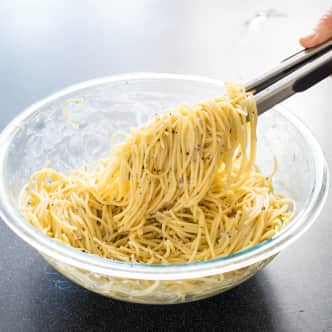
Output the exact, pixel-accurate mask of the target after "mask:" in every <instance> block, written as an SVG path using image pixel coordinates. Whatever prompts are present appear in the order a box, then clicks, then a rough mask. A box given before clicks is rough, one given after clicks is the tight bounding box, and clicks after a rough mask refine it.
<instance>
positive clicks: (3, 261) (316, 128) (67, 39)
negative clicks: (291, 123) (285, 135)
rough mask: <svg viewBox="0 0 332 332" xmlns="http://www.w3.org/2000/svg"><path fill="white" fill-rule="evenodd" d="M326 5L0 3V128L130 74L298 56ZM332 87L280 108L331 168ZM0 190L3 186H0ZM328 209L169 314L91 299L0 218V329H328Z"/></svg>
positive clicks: (220, 71) (245, 68) (236, 0)
mask: <svg viewBox="0 0 332 332" xmlns="http://www.w3.org/2000/svg"><path fill="white" fill-rule="evenodd" d="M328 6H329V1H303V0H302V1H301V0H296V1H289V0H288V1H286V0H280V1H263V0H261V1H246V2H245V1H240V0H232V1H218V0H215V1H213V0H211V1H203V0H201V1H198V0H195V1H189V0H186V1H181V0H178V1H175V0H171V1H162V0H155V1H153V0H150V1H148V0H140V1H134V0H132V1H129V0H121V1H95V2H94V1H50V0H49V1H10V0H1V1H0V101H1V102H0V129H2V128H4V127H5V125H6V124H7V123H8V122H9V121H10V120H11V119H13V118H14V117H15V115H16V114H18V113H19V112H20V111H21V110H22V109H24V108H25V107H26V106H28V105H29V104H31V103H32V102H34V101H37V100H38V99H40V98H42V97H44V96H46V95H48V94H50V93H52V92H55V91H56V90H58V89H60V88H63V87H64V86H67V85H70V84H72V83H76V82H79V81H82V80H87V79H91V78H95V77H98V76H107V75H111V74H118V73H126V72H133V71H158V72H175V73H184V74H195V75H202V76H208V77H213V78H219V79H223V80H229V81H231V80H235V81H245V80H246V79H248V78H250V77H254V76H255V74H257V73H260V72H262V71H264V70H266V69H268V68H269V67H271V66H272V65H274V64H276V63H278V62H279V61H280V60H281V59H283V58H285V57H287V56H288V55H289V54H291V53H292V52H295V51H296V50H298V49H299V46H298V44H297V39H298V37H299V36H300V35H301V34H302V33H306V32H307V31H310V27H312V26H313V24H314V22H315V21H316V20H317V18H318V17H319V16H320V14H321V13H323V12H324V10H326V9H327V8H328ZM331 103H332V80H330V79H327V80H325V81H324V82H322V83H320V84H318V85H317V86H316V87H314V88H312V89H311V90H310V91H309V92H306V93H304V94H301V95H298V96H295V97H292V98H291V99H290V100H288V101H287V102H285V103H284V104H285V105H286V106H287V107H288V108H289V110H290V111H293V112H295V113H296V114H297V115H298V116H299V117H300V118H301V119H302V120H303V121H304V122H305V123H306V124H307V125H308V126H309V127H310V128H311V130H312V131H313V133H314V134H315V135H316V137H317V138H318V140H319V141H320V143H321V144H322V146H323V149H324V151H325V153H326V157H327V159H328V162H329V164H331V163H332V150H331V140H330V139H331V130H332V128H331V120H332V113H331V110H330V109H331V106H330V105H331ZM0 185H1V184H0ZM331 213H332V204H331V203H330V198H328V200H327V204H326V206H325V207H324V209H323V211H322V213H321V215H320V217H319V219H318V221H317V223H316V224H315V225H314V226H313V227H312V228H311V229H310V231H309V232H307V233H306V234H305V235H304V236H303V237H301V239H299V240H298V241H297V242H296V243H295V244H293V245H292V246H291V247H289V248H288V249H286V250H285V251H284V252H283V253H282V254H281V255H279V257H278V258H277V259H276V260H275V261H274V262H273V263H272V264H271V265H270V266H268V267H267V268H265V269H264V270H263V271H262V272H260V273H258V274H257V276H255V277H254V278H252V279H251V280H249V281H248V282H246V283H245V284H243V285H241V286H239V287H238V288H236V289H234V290H232V291H229V292H227V293H225V294H222V295H219V296H216V297H214V298H211V299H208V300H205V301H201V302H197V303H193V304H187V305H177V306H169V307H158V306H144V305H133V304H126V303H121V302H117V301H113V300H110V299H106V298H103V297H101V296H97V295H95V294H92V293H89V292H88V291H85V290H84V289H82V288H80V287H79V286H76V285H74V284H73V283H71V282H70V281H68V280H66V279H65V278H63V277H62V276H61V275H59V274H58V273H57V272H55V271H54V270H53V269H52V268H51V267H49V266H48V265H47V264H46V263H45V262H44V261H43V260H42V259H41V258H40V257H39V255H38V254H37V253H36V252H35V251H34V250H33V249H31V248H30V247H29V246H28V245H27V244H25V243H24V242H23V241H21V240H20V239H19V238H17V237H16V235H14V234H13V233H12V232H11V231H10V230H9V229H8V228H7V227H6V226H5V225H4V223H0V331H15V332H16V331H81V330H82V331H131V330H132V331H158V330H160V331H175V330H183V331H185V330H186V331H187V330H188V331H193V330H196V329H197V331H221V330H223V329H224V330H226V331H332V254H331V252H332V243H331V240H330V237H331V233H332V224H331V220H330V219H331V218H330V216H331Z"/></svg>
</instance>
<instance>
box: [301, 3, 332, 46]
mask: <svg viewBox="0 0 332 332" xmlns="http://www.w3.org/2000/svg"><path fill="white" fill-rule="evenodd" d="M330 38H332V8H331V9H330V10H329V11H328V12H327V13H326V14H325V15H324V16H323V17H322V18H321V19H320V21H319V23H318V25H317V26H316V28H315V30H314V31H313V32H312V33H311V34H309V35H308V36H306V37H303V38H301V39H300V44H301V45H302V46H303V47H305V48H309V47H314V46H317V45H319V44H322V43H324V42H325V41H327V40H329V39H330Z"/></svg>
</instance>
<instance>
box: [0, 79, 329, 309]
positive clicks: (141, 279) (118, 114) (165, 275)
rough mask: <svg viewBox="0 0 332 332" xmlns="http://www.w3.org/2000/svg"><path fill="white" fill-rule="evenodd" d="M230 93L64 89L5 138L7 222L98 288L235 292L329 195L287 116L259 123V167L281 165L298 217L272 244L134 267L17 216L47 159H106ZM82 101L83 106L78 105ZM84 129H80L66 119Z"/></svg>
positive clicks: (121, 83) (319, 163)
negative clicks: (121, 144) (119, 145)
mask: <svg viewBox="0 0 332 332" xmlns="http://www.w3.org/2000/svg"><path fill="white" fill-rule="evenodd" d="M223 93H224V89H223V83H222V82H220V81H216V80H212V79H206V78H200V77H192V76H182V75H170V74H134V75H122V76H118V77H107V78H101V79H96V80H92V81H88V82H84V83H80V84H78V85H75V86H72V87H69V88H67V89H64V90H62V91H60V92H58V93H56V94H54V95H52V96H50V97H48V98H46V99H44V100H42V101H40V102H38V103H36V104H34V105H32V106H31V107H29V108H28V109H26V110H25V111H24V112H23V113H21V114H20V115H19V116H18V117H17V118H15V119H14V120H13V121H12V122H11V123H10V124H9V125H8V127H7V128H6V129H5V130H4V131H3V132H2V134H1V136H0V182H1V186H0V211H1V217H2V219H3V220H4V221H5V222H6V223H7V224H8V226H9V227H10V228H11V229H12V230H13V231H14V232H15V233H16V234H17V235H18V236H20V237H21V238H22V239H23V240H25V241H26V242H28V243H29V244H30V245H31V246H33V247H34V248H36V249H37V250H38V251H39V253H40V254H41V255H42V256H43V257H44V258H45V259H46V260H47V261H48V262H49V263H50V264H51V265H53V266H54V267H55V268H56V269H57V270H58V271H60V272H61V273H62V274H64V275H65V276H67V277H68V278H70V279H71V280H73V281H75V282H77V283H78V284H80V285H82V286H83V287H85V288H87V289H90V290H92V291H94V292H97V293H100V294H103V295H106V296H110V297H112V298H116V299H121V300H125V301H131V302H139V303H156V304H165V303H178V302H188V301H194V300H198V299H201V298H205V297H208V296H211V295H214V294H217V293H220V292H223V291H225V290H227V289H230V288H232V287H234V286H236V285H238V284H240V283H242V282H243V281H244V280H246V279H248V278H249V277H251V276H252V275H254V274H255V273H256V272H257V271H258V270H259V269H261V268H262V267H263V266H265V265H266V264H267V263H268V262H270V261H271V260H272V258H273V257H274V256H275V255H276V254H278V253H279V252H280V251H281V250H282V249H284V248H285V247H286V246H288V245H289V244H290V243H291V242H293V241H294V240H295V239H296V238H298V237H299V236H300V235H301V234H302V233H303V232H304V231H305V230H306V229H308V227H309V226H310V225H311V224H312V223H313V222H314V220H315V219H316V218H317V216H318V214H319V212H320V210H321V208H322V205H323V203H324V200H325V198H326V195H327V190H328V183H329V181H328V168H327V163H326V161H325V158H324V156H323V153H322V150H321V148H320V146H319V144H318V143H317V141H316V139H315V138H314V137H313V136H312V134H311V133H310V131H309V130H308V129H307V128H306V127H305V126H304V125H303V123H302V122H300V121H299V120H298V119H297V118H296V117H295V116H294V115H292V114H291V113H290V112H289V111H286V110H284V109H282V108H279V107H278V108H276V109H274V110H271V111H269V112H267V113H266V114H264V115H262V116H260V117H259V125H258V156H257V162H258V165H259V166H260V167H261V169H262V170H263V171H264V172H266V173H267V174H268V173H269V172H270V171H271V169H272V167H273V156H276V157H277V160H278V172H277V174H276V176H275V178H274V186H275V190H276V191H278V192H281V193H283V194H286V195H288V196H290V197H292V198H293V199H294V200H295V201H296V204H297V212H296V215H295V218H294V219H293V221H292V222H291V224H290V225H289V226H288V227H286V228H285V229H284V230H283V231H282V232H281V233H279V234H277V235H276V236H274V237H273V238H271V239H269V240H267V241H265V242H263V243H261V244H259V245H256V246H254V247H252V248H250V249H247V250H244V251H242V252H239V253H236V254H234V255H231V256H228V257H224V258H217V259H213V260H209V261H204V262H196V263H191V264H174V265H147V264H129V263H123V262H117V261H112V260H109V259H104V258H101V257H97V256H95V255H90V254H86V253H82V252H80V251H79V250H76V249H73V248H70V247H67V246H65V245H62V244H61V243H59V242H57V241H56V240H53V239H50V238H48V237H46V236H44V235H43V234H41V233H40V232H39V231H38V230H37V229H35V228H34V227H32V226H31V225H30V224H29V223H28V222H27V221H26V220H25V218H24V217H23V216H22V215H21V213H20V210H19V203H18V202H19V195H20V191H21V189H22V187H23V185H24V184H25V183H26V182H27V180H28V178H29V177H30V175H31V174H32V173H33V172H34V171H36V170H38V169H40V168H41V167H43V166H44V165H45V164H46V163H47V162H50V164H51V166H52V167H54V168H56V169H57V170H59V171H67V170H70V169H72V168H76V167H80V166H82V165H84V164H86V163H88V162H91V161H93V160H95V159H99V158H103V157H105V156H106V155H107V153H108V151H109V150H110V145H111V139H110V138H111V135H112V133H114V132H115V131H118V130H122V131H125V130H127V129H129V128H131V127H134V126H137V125H140V124H142V123H144V122H145V121H146V120H148V119H149V118H150V117H151V116H152V115H154V114H155V113H159V112H161V111H163V110H164V109H165V108H168V107H171V106H176V105H178V104H179V103H183V102H185V103H190V104H191V103H195V102H198V101H200V100H204V99H207V98H209V97H216V96H220V95H222V94H223ZM77 98H79V99H80V103H75V102H74V101H73V99H77ZM64 107H65V113H67V114H68V116H69V118H70V119H71V120H72V121H73V122H74V123H76V124H77V125H78V128H74V127H73V126H72V125H71V124H70V123H69V122H68V121H67V120H66V119H65V117H64V115H63V112H62V111H63V108H64Z"/></svg>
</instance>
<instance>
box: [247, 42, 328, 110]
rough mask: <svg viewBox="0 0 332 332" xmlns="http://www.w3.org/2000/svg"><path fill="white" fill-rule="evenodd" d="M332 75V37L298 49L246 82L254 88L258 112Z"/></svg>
mask: <svg viewBox="0 0 332 332" xmlns="http://www.w3.org/2000/svg"><path fill="white" fill-rule="evenodd" d="M331 74H332V40H330V41H328V42H326V43H324V44H322V45H320V46H317V47H315V48H310V49H305V50H301V51H299V52H297V53H295V54H294V55H292V56H290V57H288V58H287V59H285V60H283V61H282V62H281V63H280V64H279V65H278V66H276V67H274V68H273V69H272V70H270V71H268V72H266V73H265V74H263V75H261V76H259V77H257V78H256V79H254V80H252V81H249V82H248V83H247V84H245V87H246V90H247V91H253V92H254V97H255V99H256V103H257V110H258V114H262V113H264V112H265V111H267V110H268V109H270V108H271V107H273V106H274V105H276V104H278V103H280V102H281V101H283V100H285V99H286V98H288V97H290V96H292V95H293V94H295V93H297V92H302V91H305V90H307V89H309V88H310V87H312V86H313V85H315V84H316V83H318V82H320V81H321V80H323V79H324V78H326V77H328V76H329V75H331Z"/></svg>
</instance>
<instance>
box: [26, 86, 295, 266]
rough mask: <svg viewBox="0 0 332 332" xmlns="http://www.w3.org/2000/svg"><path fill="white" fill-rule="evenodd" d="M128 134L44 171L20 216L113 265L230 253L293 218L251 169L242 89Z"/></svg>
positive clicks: (252, 123) (251, 128) (252, 107)
mask: <svg viewBox="0 0 332 332" xmlns="http://www.w3.org/2000/svg"><path fill="white" fill-rule="evenodd" d="M226 89H227V94H226V96H224V97H221V98H216V99H213V100H209V101H207V102H201V103H199V104H197V105H194V106H186V105H180V106H178V107H176V108H174V109H171V110H169V111H168V112H165V113H164V114H162V115H157V116H156V117H155V118H154V119H153V120H152V121H151V122H149V123H147V124H145V125H143V126H141V127H139V128H136V129H133V130H132V131H131V132H130V133H129V134H128V136H127V138H126V140H125V142H124V143H122V144H119V145H115V146H113V148H112V150H111V152H110V154H109V157H108V158H106V159H104V160H99V161H96V162H95V163H93V164H92V165H88V166H86V167H83V168H81V169H78V170H74V171H72V172H70V173H69V174H60V173H59V172H57V171H55V170H53V169H51V168H45V169H42V170H40V171H38V172H36V173H35V174H33V175H32V177H31V179H30V181H29V183H28V184H27V185H26V187H25V188H24V191H23V193H22V202H21V206H22V212H23V214H24V215H25V217H26V218H27V219H28V221H29V222H30V223H31V224H32V225H34V226H35V227H36V228H38V229H39V230H41V231H42V232H43V233H44V234H46V235H47V236H49V237H52V238H56V239H57V240H59V241H61V242H62V243H64V244H67V245H69V246H72V247H75V248H77V249H80V250H82V251H87V252H89V253H92V254H96V255H99V256H102V257H106V258H109V259H113V260H120V261H127V262H137V263H152V264H172V263H190V262H194V261H202V260H208V259H212V258H215V257H222V256H227V255H230V254H232V253H235V252H238V251H241V250H243V249H246V248H248V247H251V246H253V245H255V244H257V243H260V242H262V241H264V240H266V239H268V238H270V237H272V236H273V235H274V234H276V233H277V232H279V231H280V230H281V229H282V228H283V227H284V226H285V225H286V224H287V223H289V221H290V220H291V217H292V214H293V211H294V203H293V202H292V201H291V200H290V199H287V198H285V197H284V196H282V195H280V194H277V193H275V192H274V190H273V187H272V175H271V176H267V177H266V176H264V175H263V174H262V173H261V172H260V170H259V169H258V167H257V166H256V165H255V156H256V124H257V111H256V104H255V101H254V98H253V97H252V95H251V94H250V93H247V92H246V91H245V89H244V87H243V86H241V85H237V84H227V85H226Z"/></svg>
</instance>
